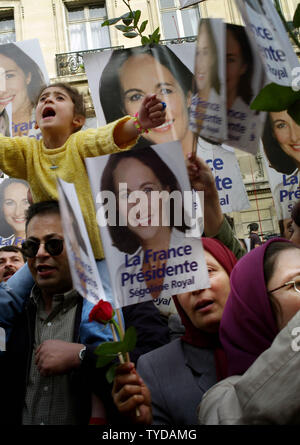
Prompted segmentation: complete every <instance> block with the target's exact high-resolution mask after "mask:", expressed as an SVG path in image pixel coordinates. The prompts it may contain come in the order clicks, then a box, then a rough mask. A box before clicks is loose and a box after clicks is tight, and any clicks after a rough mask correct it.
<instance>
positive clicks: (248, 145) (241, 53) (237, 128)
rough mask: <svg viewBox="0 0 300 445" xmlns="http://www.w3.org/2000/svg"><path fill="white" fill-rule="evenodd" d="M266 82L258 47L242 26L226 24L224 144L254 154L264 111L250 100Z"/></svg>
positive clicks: (261, 129) (257, 145) (260, 131)
mask: <svg viewBox="0 0 300 445" xmlns="http://www.w3.org/2000/svg"><path fill="white" fill-rule="evenodd" d="M264 84H265V70H264V66H263V64H262V61H261V59H260V56H259V55H258V51H257V47H256V46H255V45H254V44H253V42H252V40H251V39H249V37H248V35H247V32H246V29H245V27H244V26H239V25H234V24H231V23H227V24H226V90H227V91H226V94H227V120H228V139H227V140H226V142H225V143H226V145H230V146H232V147H236V148H239V149H241V150H244V151H247V152H248V153H251V154H256V153H257V151H258V149H259V142H260V138H261V134H262V131H263V124H264V120H265V113H263V112H259V111H256V110H251V109H250V104H251V102H252V101H253V99H254V98H255V97H256V96H257V94H258V93H259V92H260V91H261V89H262V88H263V86H264Z"/></svg>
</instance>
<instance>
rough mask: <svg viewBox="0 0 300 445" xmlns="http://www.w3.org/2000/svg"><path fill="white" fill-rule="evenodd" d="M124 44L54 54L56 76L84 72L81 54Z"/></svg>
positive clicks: (112, 48)
mask: <svg viewBox="0 0 300 445" xmlns="http://www.w3.org/2000/svg"><path fill="white" fill-rule="evenodd" d="M122 48H124V46H123V45H122V46H109V47H107V48H97V49H90V50H86V51H74V52H70V53H61V54H56V56H55V57H56V71H57V75H58V76H71V75H73V74H83V73H85V70H84V64H83V56H84V55H85V54H92V53H100V52H103V51H108V50H114V49H122Z"/></svg>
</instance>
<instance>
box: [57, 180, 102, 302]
mask: <svg viewBox="0 0 300 445" xmlns="http://www.w3.org/2000/svg"><path fill="white" fill-rule="evenodd" d="M57 189H58V193H59V207H60V212H61V216H62V225H63V231H64V238H65V243H66V249H67V254H68V259H69V264H70V270H71V274H72V280H73V287H74V288H75V289H76V290H77V291H78V292H79V294H80V295H81V296H82V297H84V298H86V299H87V300H89V301H90V302H91V303H92V304H96V303H98V301H99V300H100V299H102V300H107V298H106V296H105V293H104V290H103V287H102V283H101V280H100V277H99V273H98V270H97V265H96V261H95V258H94V254H93V251H92V248H91V244H90V241H89V237H88V234H87V230H86V227H85V224H84V220H83V216H82V213H81V209H80V205H79V201H78V198H77V194H76V190H75V186H74V184H71V183H68V182H65V181H63V180H62V179H60V178H57Z"/></svg>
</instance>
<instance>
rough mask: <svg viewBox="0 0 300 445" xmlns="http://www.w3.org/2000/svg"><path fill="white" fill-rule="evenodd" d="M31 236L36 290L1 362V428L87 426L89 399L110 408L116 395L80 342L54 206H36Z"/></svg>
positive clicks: (76, 304)
mask: <svg viewBox="0 0 300 445" xmlns="http://www.w3.org/2000/svg"><path fill="white" fill-rule="evenodd" d="M26 235H27V239H26V241H25V242H24V243H23V247H22V251H23V254H24V255H25V256H26V257H27V263H28V267H29V269H30V271H31V274H32V276H33V279H34V282H35V285H34V287H33V289H32V292H31V296H30V298H29V301H28V302H27V303H26V305H25V309H24V310H23V312H22V313H21V314H20V316H19V317H18V319H17V320H16V321H15V323H14V327H13V329H12V332H11V335H10V337H9V340H8V343H7V351H6V353H5V354H6V355H5V357H2V358H1V359H3V363H4V364H3V365H1V366H0V373H1V379H0V391H1V406H0V411H1V410H2V409H3V411H4V412H3V413H0V419H1V420H0V423H4V424H24V425H37V424H48V425H59V424H60V425H72V424H73V425H76V424H87V423H88V421H89V418H90V401H91V395H90V394H91V392H94V393H96V394H98V395H99V396H100V397H101V399H102V400H103V401H104V402H105V401H106V397H107V400H110V393H109V391H110V390H109V387H108V386H106V384H105V377H104V376H103V371H102V370H101V368H99V369H96V366H95V360H96V355H95V354H94V353H93V350H94V348H93V347H92V346H90V345H84V344H83V343H81V342H80V331H79V327H80V321H81V312H82V303H83V300H82V297H81V296H80V295H79V294H78V293H77V291H75V290H74V289H72V279H71V273H70V269H69V264H68V258H67V254H66V249H65V244H64V237H63V229H62V225H61V219H60V214H59V207H58V203H57V202H56V201H47V202H41V203H37V204H33V205H32V206H30V208H29V209H28V215H27V221H26ZM2 373H4V375H3V376H2ZM1 386H2V387H1ZM99 388H100V389H101V394H100V390H99Z"/></svg>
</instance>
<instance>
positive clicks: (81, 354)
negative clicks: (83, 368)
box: [78, 346, 86, 362]
mask: <svg viewBox="0 0 300 445" xmlns="http://www.w3.org/2000/svg"><path fill="white" fill-rule="evenodd" d="M85 351H86V346H84V347H83V348H82V349H80V351H79V352H78V357H79V360H80V361H81V362H82V360H83V359H84V356H85Z"/></svg>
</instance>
